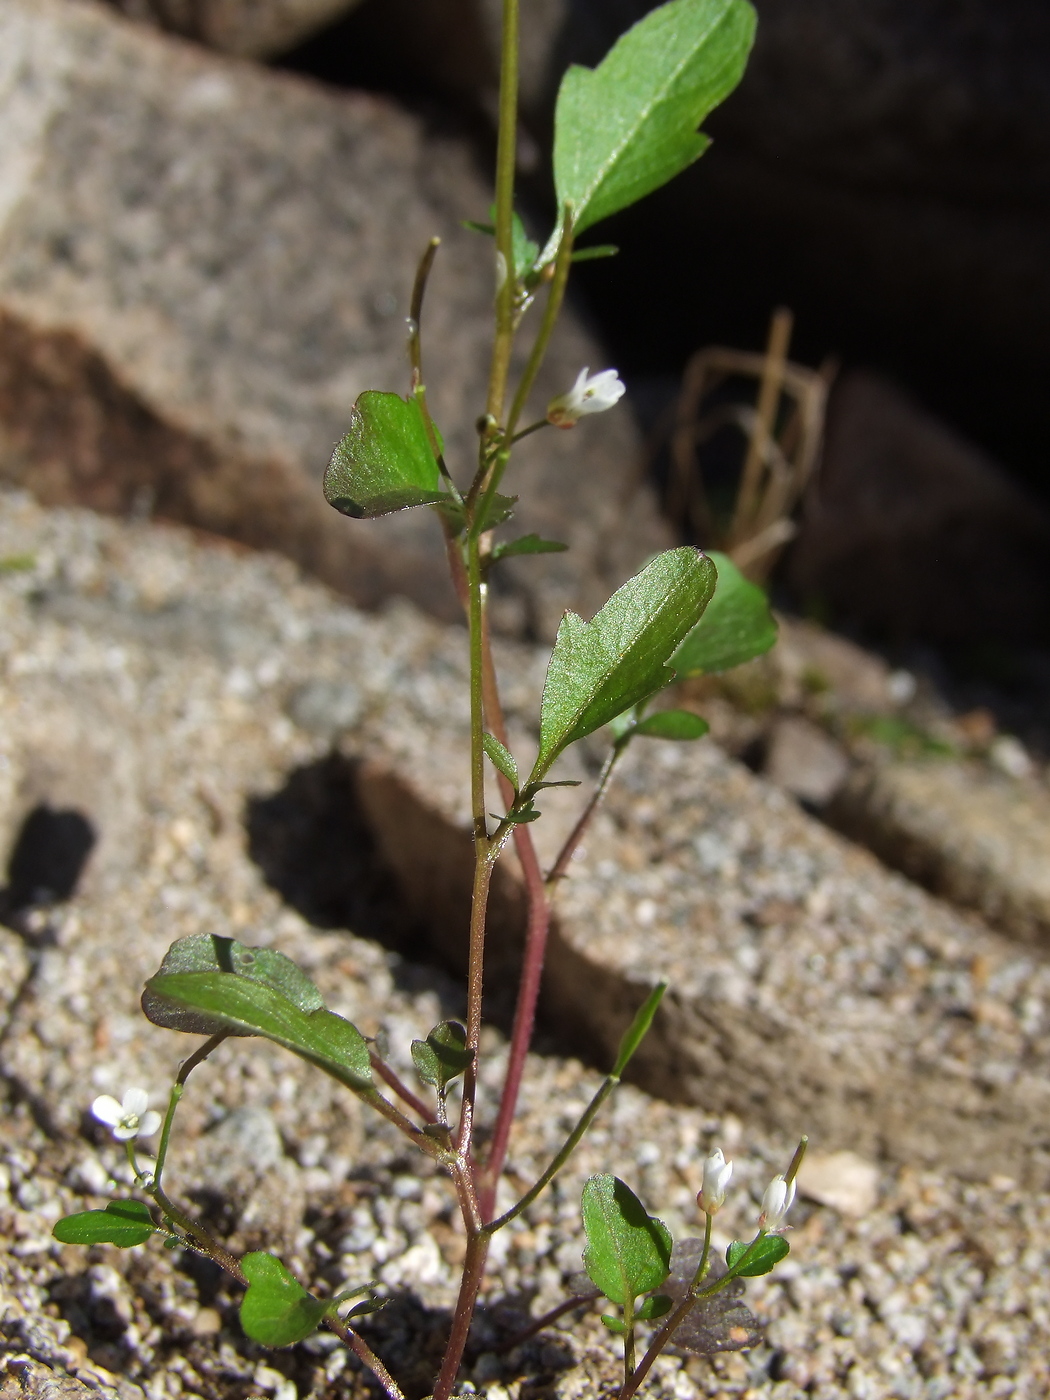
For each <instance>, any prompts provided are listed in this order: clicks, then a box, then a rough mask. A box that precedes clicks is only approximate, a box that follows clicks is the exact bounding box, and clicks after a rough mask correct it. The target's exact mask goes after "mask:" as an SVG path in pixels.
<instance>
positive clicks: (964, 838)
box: [832, 761, 1050, 940]
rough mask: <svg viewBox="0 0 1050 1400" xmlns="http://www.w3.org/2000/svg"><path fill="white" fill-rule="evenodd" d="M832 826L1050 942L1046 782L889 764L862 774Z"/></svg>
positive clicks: (955, 766)
mask: <svg viewBox="0 0 1050 1400" xmlns="http://www.w3.org/2000/svg"><path fill="white" fill-rule="evenodd" d="M832 820H834V821H835V824H836V825H837V826H839V827H840V829H842V830H845V831H848V832H850V833H851V834H853V835H854V836H856V837H857V838H858V839H861V840H863V841H864V843H865V844H866V845H868V846H870V847H871V848H872V849H873V850H875V851H878V852H879V853H880V854H881V855H883V856H884V857H885V858H886V859H887V860H889V861H891V862H892V864H893V865H895V866H896V867H897V868H898V869H899V870H904V871H906V872H907V873H908V874H909V875H911V876H912V878H913V879H916V880H921V881H922V883H923V884H924V885H928V886H929V887H930V888H932V889H935V890H938V891H939V892H941V893H942V894H944V895H947V897H948V898H949V899H952V900H954V901H955V902H956V903H958V904H964V905H969V906H970V907H971V908H974V909H979V910H980V911H981V912H982V913H983V914H984V915H985V917H986V918H987V919H989V920H990V921H991V922H992V923H994V924H996V925H997V926H998V927H1000V928H1004V929H1007V930H1008V931H1009V932H1011V933H1013V934H1015V935H1016V936H1017V937H1019V938H1027V939H1035V940H1046V938H1047V937H1048V936H1050V793H1048V792H1047V789H1046V786H1045V785H1044V784H1043V783H1042V782H1040V781H1039V780H1038V779H1032V780H1030V781H1025V780H1023V779H1018V778H1011V777H1009V776H1008V775H1007V774H1004V773H994V772H991V771H989V770H988V769H987V768H986V767H982V768H977V767H976V766H975V765H972V764H970V765H964V764H960V763H945V762H943V761H942V762H940V763H938V762H932V763H925V764H915V763H912V764H902V763H896V764H888V765H885V766H883V767H880V768H877V769H875V771H874V772H870V771H869V772H867V773H861V774H858V775H857V777H856V779H855V780H854V781H853V782H851V783H850V784H848V785H847V786H846V788H845V789H844V790H843V791H842V792H841V793H840V794H839V796H838V797H837V798H836V799H835V811H834V814H833V816H832Z"/></svg>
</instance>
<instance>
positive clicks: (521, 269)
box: [511, 214, 540, 282]
mask: <svg viewBox="0 0 1050 1400" xmlns="http://www.w3.org/2000/svg"><path fill="white" fill-rule="evenodd" d="M511 247H512V249H513V252H514V276H515V277H516V278H517V280H518V281H519V282H522V281H524V280H525V278H526V277H527V276H528V274H529V273H530V272H531V271H532V269H533V268H534V267H535V266H536V259H537V258H538V257H539V255H540V245H539V244H538V243H533V241H532V239H531V238H530V237H529V235H528V234H527V233H526V232H525V225H524V224H523V223H522V222H521V219H520V218H519V216H518V215H517V214H515V215H514V217H513V221H512V223H511Z"/></svg>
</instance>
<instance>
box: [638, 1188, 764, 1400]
mask: <svg viewBox="0 0 1050 1400" xmlns="http://www.w3.org/2000/svg"><path fill="white" fill-rule="evenodd" d="M768 1233H769V1231H768V1230H759V1232H758V1234H757V1235H756V1236H755V1238H754V1239H753V1240H752V1241H751V1243H750V1244H749V1245H748V1247H747V1249H746V1250H745V1251H744V1253H743V1254H742V1255H741V1256H740V1258H739V1259H738V1260H737V1262H736V1264H735V1265H734V1267H733V1268H732V1269H730V1270H729V1271H728V1272H727V1273H724V1274H723V1275H722V1277H721V1278H719V1279H716V1280H715V1282H714V1283H712V1284H710V1285H709V1286H708V1287H707V1288H697V1283H698V1282H699V1279H700V1277H701V1276H702V1270H703V1269H704V1268H705V1266H706V1264H707V1256H708V1253H709V1250H710V1247H711V1217H710V1216H708V1217H707V1225H706V1228H705V1230H704V1249H703V1252H702V1254H701V1256H700V1264H699V1267H698V1268H697V1271H696V1274H694V1275H693V1284H692V1287H691V1288H690V1289H689V1290H688V1291H687V1292H686V1295H685V1297H684V1298H683V1299H682V1301H681V1302H680V1303H679V1304H678V1306H677V1308H675V1310H674V1311H673V1312H672V1313H671V1314H670V1315H669V1316H668V1319H667V1321H666V1322H665V1323H664V1325H663V1326H662V1327H661V1328H660V1330H659V1332H657V1334H656V1336H655V1337H654V1338H653V1339H652V1341H651V1342H650V1343H649V1348H648V1350H647V1351H646V1353H645V1355H644V1356H643V1357H642V1359H641V1361H640V1362H639V1364H638V1365H637V1366H636V1367H635V1368H634V1370H633V1372H632V1373H631V1374H630V1375H629V1376H628V1377H627V1379H626V1380H625V1381H624V1383H623V1387H622V1389H621V1391H620V1394H619V1396H618V1397H617V1400H631V1396H632V1395H634V1394H635V1392H636V1391H637V1389H638V1387H639V1386H640V1385H641V1383H642V1381H644V1380H645V1378H646V1376H647V1375H648V1374H649V1372H650V1371H651V1370H652V1366H653V1362H654V1361H655V1360H656V1358H657V1357H658V1356H659V1355H660V1353H661V1352H662V1351H663V1349H664V1348H665V1347H666V1346H667V1344H668V1342H669V1341H670V1340H671V1337H672V1336H673V1334H674V1332H675V1330H676V1329H677V1328H678V1326H679V1325H680V1324H681V1323H682V1322H684V1321H685V1318H686V1316H687V1314H688V1313H689V1312H690V1311H691V1310H692V1308H693V1307H694V1306H695V1305H696V1303H697V1302H699V1301H702V1300H703V1299H704V1298H713V1297H714V1295H715V1294H716V1293H720V1292H721V1291H722V1289H723V1288H725V1287H726V1285H727V1284H729V1283H731V1282H732V1281H733V1279H735V1278H737V1277H738V1276H739V1274H740V1271H741V1269H742V1268H743V1267H744V1265H745V1264H747V1263H748V1262H749V1261H750V1259H751V1256H752V1255H753V1254H754V1252H755V1250H756V1249H757V1248H758V1245H759V1242H760V1241H761V1240H762V1239H764V1238H765V1236H766V1235H768Z"/></svg>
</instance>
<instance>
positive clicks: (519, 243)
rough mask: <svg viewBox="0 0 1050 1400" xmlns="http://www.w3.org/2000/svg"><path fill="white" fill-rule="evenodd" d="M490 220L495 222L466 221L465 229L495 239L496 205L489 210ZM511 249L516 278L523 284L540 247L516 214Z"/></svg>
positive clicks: (464, 223)
mask: <svg viewBox="0 0 1050 1400" xmlns="http://www.w3.org/2000/svg"><path fill="white" fill-rule="evenodd" d="M489 218H490V219H491V220H492V221H493V222H492V223H488V224H480V223H478V221H477V220H476V219H464V220H463V227H464V228H469V229H471V230H472V231H473V232H474V233H484V234H486V235H487V236H488V237H489V238H495V236H496V224H495V218H496V206H495V205H494V204H493V205H492V206H491V208H490V209H489ZM511 247H512V249H513V254H514V276H515V278H516V279H517V280H518V281H519V282H523V281H524V280H525V278H526V277H527V276H528V274H529V273H530V272H531V271H532V270H533V268H534V267H535V265H536V259H537V257H538V256H539V251H540V245H539V244H538V243H533V241H532V239H531V238H530V237H529V235H528V234H527V233H526V232H525V225H524V224H523V223H522V222H521V217H520V215H518V214H514V215H513V217H512V223H511Z"/></svg>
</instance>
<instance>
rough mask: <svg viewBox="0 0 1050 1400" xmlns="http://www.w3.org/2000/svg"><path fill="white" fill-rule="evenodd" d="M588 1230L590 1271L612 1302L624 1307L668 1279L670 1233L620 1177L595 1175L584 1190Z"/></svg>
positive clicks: (586, 1261) (586, 1256)
mask: <svg viewBox="0 0 1050 1400" xmlns="http://www.w3.org/2000/svg"><path fill="white" fill-rule="evenodd" d="M583 1227H584V1230H585V1231H586V1234H587V1248H586V1249H585V1250H584V1254H583V1265H584V1268H585V1269H586V1270H587V1272H588V1274H589V1275H590V1277H591V1279H592V1281H593V1282H594V1284H595V1286H596V1287H597V1288H599V1289H600V1290H601V1292H602V1293H603V1294H604V1295H605V1297H606V1298H608V1299H609V1300H610V1302H613V1303H619V1304H621V1305H622V1304H623V1303H624V1302H626V1300H627V1299H628V1298H637V1297H638V1295H639V1294H640V1293H648V1292H649V1291H650V1290H651V1289H653V1288H658V1287H659V1286H660V1284H662V1283H663V1281H664V1279H665V1278H666V1277H667V1274H668V1270H669V1268H670V1260H671V1236H670V1233H669V1232H668V1229H667V1227H666V1225H664V1223H663V1221H662V1220H657V1219H655V1218H654V1217H653V1216H651V1215H649V1214H648V1213H647V1212H646V1209H645V1207H644V1206H643V1205H642V1203H641V1201H640V1200H639V1199H638V1197H637V1196H636V1195H635V1194H634V1192H633V1191H632V1190H631V1188H630V1187H629V1186H628V1185H627V1184H626V1183H625V1182H623V1181H620V1180H619V1178H618V1177H614V1176H608V1175H601V1176H592V1177H591V1179H590V1180H589V1181H588V1182H587V1184H586V1185H585V1186H584V1188H583Z"/></svg>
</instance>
